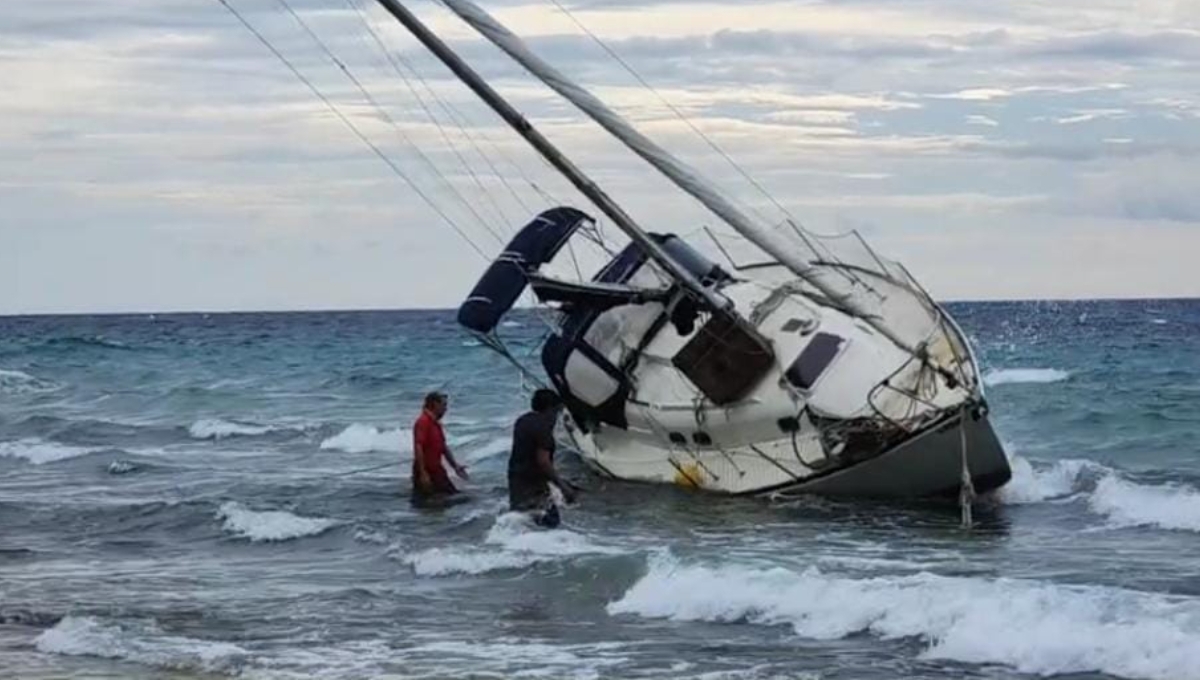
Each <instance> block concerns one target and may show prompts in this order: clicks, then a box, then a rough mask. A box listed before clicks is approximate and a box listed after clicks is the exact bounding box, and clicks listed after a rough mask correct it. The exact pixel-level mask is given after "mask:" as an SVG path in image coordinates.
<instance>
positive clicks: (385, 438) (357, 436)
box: [321, 423, 412, 453]
mask: <svg viewBox="0 0 1200 680" xmlns="http://www.w3.org/2000/svg"><path fill="white" fill-rule="evenodd" d="M321 449H322V450H324V451H331V450H332V451H343V452H345V453H369V452H372V451H379V452H387V453H398V452H400V451H411V450H412V434H411V433H409V432H408V431H406V430H385V429H380V428H378V427H373V426H371V425H362V424H359V423H354V424H353V425H350V426H349V427H347V428H346V429H344V430H342V431H341V432H339V433H338V434H336V435H334V436H332V437H330V438H328V439H326V440H325V441H323V442H321Z"/></svg>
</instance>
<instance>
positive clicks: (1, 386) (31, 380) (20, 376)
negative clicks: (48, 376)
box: [0, 368, 62, 394]
mask: <svg viewBox="0 0 1200 680" xmlns="http://www.w3.org/2000/svg"><path fill="white" fill-rule="evenodd" d="M61 387H62V386H61V385H59V384H58V383H56V382H53V381H50V380H42V379H41V378H36V377H34V376H32V375H29V374H28V373H25V372H24V371H8V370H5V369H2V368H0V394H37V393H41V392H53V391H55V390H57V389H60V388H61Z"/></svg>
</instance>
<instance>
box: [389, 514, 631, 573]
mask: <svg viewBox="0 0 1200 680" xmlns="http://www.w3.org/2000/svg"><path fill="white" fill-rule="evenodd" d="M484 543H487V544H490V545H493V546H497V547H498V548H499V550H486V549H479V548H458V547H451V548H432V549H430V550H425V551H423V552H419V553H416V554H414V555H409V556H407V557H405V558H403V559H404V562H405V563H407V564H408V565H409V566H411V567H412V568H413V571H414V572H415V573H416V574H417V575H418V576H446V575H449V574H484V573H487V572H491V571H500V570H503V569H523V568H527V567H532V566H534V565H536V564H540V563H543V562H551V561H555V560H559V559H562V558H564V557H575V556H580V555H620V554H623V552H624V551H622V550H619V549H616V548H612V547H608V546H603V545H597V544H595V543H592V542H591V541H590V540H589V539H588V538H587V537H586V536H584V535H583V534H579V533H576V532H574V531H570V530H568V529H552V530H543V529H538V528H537V527H536V526H534V524H533V522H532V521H531V520H530V519H529V517H528V516H527V515H525V514H523V513H515V512H514V513H505V514H503V515H501V516H500V517H497V518H496V522H495V524H493V525H492V528H491V529H490V530H488V533H487V536H486V537H485V538H484Z"/></svg>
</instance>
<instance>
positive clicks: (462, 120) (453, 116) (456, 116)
mask: <svg viewBox="0 0 1200 680" xmlns="http://www.w3.org/2000/svg"><path fill="white" fill-rule="evenodd" d="M346 2H348V3H354V0H346ZM354 6H355V9H356V10H358V12H359V16H360V18H361V19H362V21H363V22H364V24H367V26H368V30H370V23H371V22H370V18H369V16H368V14H367V12H366V11H365V10H362V9H361V8H359V7H358V6H357V5H354ZM371 32H372V34H373V35H375V37H376V41H377V42H378V43H379V44H380V47H381V49H382V50H383V51H384V53H385V55H387V56H388V59H389V61H392V58H393V56H394V58H395V59H396V60H398V61H399V62H400V63H401V64H403V65H404V66H405V68H407V70H408V71H409V72H410V73H411V74H412V75H413V77H415V78H416V79H417V80H418V81H419V82H420V83H421V84H422V85H423V86H424V87H425V90H426V91H427V92H428V93H429V94H430V96H431V97H432V98H433V100H434V101H436V102H437V103H438V106H440V107H441V109H442V111H443V112H444V113H445V114H446V116H447V118H449V119H450V121H451V122H452V123H454V125H455V126H456V127H457V128H458V129H459V131H460V132H461V133H462V135H463V137H465V138H466V139H467V141H468V142H469V143H470V144H471V146H472V147H473V148H474V149H475V151H476V153H478V154H479V156H480V157H481V158H482V159H483V161H484V162H485V163H487V165H488V168H489V169H490V170H491V171H492V174H494V175H495V176H496V177H497V178H499V180H500V182H501V183H502V184H504V186H505V188H507V189H508V191H509V193H511V194H512V196H513V198H514V199H515V200H516V201H517V203H518V204H520V206H521V208H522V210H524V211H525V212H527V213H532V212H533V210H532V209H531V208H530V207H529V205H528V204H527V203H526V202H525V200H524V199H523V198H521V194H520V192H518V191H517V190H516V189H514V188H513V186H512V185H511V184H510V183H509V181H508V177H507V176H506V175H505V173H502V172H500V170H499V169H498V168H497V167H496V165H495V163H493V162H492V159H491V157H490V156H489V155H488V154H487V153H486V152H485V151H484V149H483V147H482V146H481V145H480V144H479V143H478V142H476V141H475V139H474V138H473V137H472V136H471V133H470V131H469V130H468V129H467V128H468V127H469V123H468V121H467V117H466V116H465V115H463V114H462V112H461V111H460V110H459V109H458V107H456V106H455V105H454V104H453V103H450V102H447V101H445V100H444V99H443V98H442V97H440V96H439V95H438V94H437V91H436V90H435V89H434V88H433V87H432V86H431V85H430V84H429V82H428V81H427V80H426V79H425V78H424V77H423V76H422V75H421V73H420V71H419V70H417V68H416V67H414V66H413V64H412V63H411V62H410V61H408V60H407V59H405V57H404V55H403V54H400V53H398V52H397V53H396V54H395V55H392V53H391V52H389V51H388V49H387V47H386V44H385V43H384V41H383V40H382V38H381V37H380V36H379V35H378V34H377V32H375V31H371ZM392 67H393V68H394V69H396V72H397V75H400V77H401V78H404V75H403V74H402V73H401V72H400V70H399V68H398V66H397V64H396V63H395V62H394V61H393V63H392ZM405 80H406V82H407V79H405ZM410 88H411V86H410ZM414 94H415V93H414ZM479 137H481V138H482V139H483V140H484V141H485V142H487V144H488V146H490V147H491V148H492V151H493V152H494V153H495V154H496V155H497V156H499V157H500V158H501V159H503V160H504V161H506V162H507V163H508V165H509V166H510V167H511V168H512V169H514V170H515V171H516V172H517V174H518V175H519V176H520V178H521V179H522V180H523V181H524V182H525V184H527V185H528V186H529V187H530V188H531V189H533V191H534V192H535V193H537V194H538V195H539V196H541V197H542V198H543V199H544V200H546V201H548V202H550V203H560V202H561V201H559V200H558V199H556V198H555V197H554V196H552V195H551V194H549V193H547V191H546V190H544V189H543V188H542V187H541V186H540V185H538V183H537V182H534V181H533V180H532V179H530V178H529V176H528V175H527V174H526V173H525V171H524V169H522V167H521V165H520V164H519V163H517V162H515V161H514V160H513V159H512V158H511V157H510V155H509V154H507V153H505V152H504V151H503V150H501V149H500V148H499V146H497V145H496V143H495V142H494V141H492V140H491V138H489V137H488V136H487V134H485V133H484V132H483V131H482V130H481V131H480V132H479ZM543 161H544V159H543Z"/></svg>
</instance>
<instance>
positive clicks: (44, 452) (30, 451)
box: [0, 439, 98, 465]
mask: <svg viewBox="0 0 1200 680" xmlns="http://www.w3.org/2000/svg"><path fill="white" fill-rule="evenodd" d="M97 450H98V449H88V448H82V447H79V446H67V445H66V444H57V443H55V442H48V441H45V440H43V439H20V440H18V441H15V442H0V457H4V458H20V459H21V460H24V461H27V462H29V463H33V464H34V465H45V464H46V463H56V462H58V461H62V460H69V459H71V458H79V457H80V456H86V455H88V454H89V453H93V452H95V451H97Z"/></svg>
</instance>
